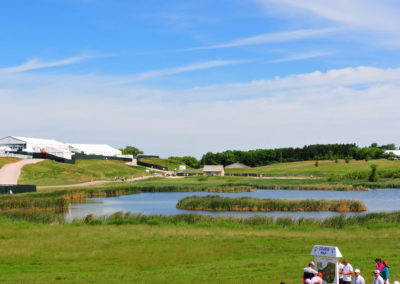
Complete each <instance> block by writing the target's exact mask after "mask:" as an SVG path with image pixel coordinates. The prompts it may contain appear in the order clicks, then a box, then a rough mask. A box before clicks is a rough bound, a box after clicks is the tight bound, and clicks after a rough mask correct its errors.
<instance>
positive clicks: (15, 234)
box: [0, 219, 400, 284]
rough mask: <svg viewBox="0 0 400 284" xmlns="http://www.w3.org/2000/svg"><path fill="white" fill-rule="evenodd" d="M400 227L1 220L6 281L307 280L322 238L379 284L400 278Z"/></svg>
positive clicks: (0, 270)
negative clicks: (384, 275)
mask: <svg viewBox="0 0 400 284" xmlns="http://www.w3.org/2000/svg"><path fill="white" fill-rule="evenodd" d="M399 238H400V228H399V227H393V228H369V229H367V228H350V229H345V230H333V229H319V228H307V227H304V228H297V229H284V228H269V229H267V228H266V229H263V228H257V227H250V226H242V227H241V226H239V227H236V228H235V227H224V226H223V225H222V226H218V227H209V226H196V225H176V226H175V225H162V226H157V225H121V226H115V225H98V226H88V225H81V226H74V225H53V226H47V225H36V224H27V223H10V222H8V221H1V219H0V251H1V254H0V282H5V283H8V282H10V283H54V282H56V283H127V282H135V283H279V282H280V281H285V282H286V283H288V284H295V283H300V281H301V278H300V277H301V275H302V270H303V268H304V267H305V266H306V265H307V263H308V261H310V260H311V259H312V257H311V256H310V251H311V249H312V247H313V246H314V245H315V244H323V245H332V246H338V247H339V249H340V250H341V252H342V254H343V256H344V257H347V258H348V259H349V260H350V263H351V264H352V265H353V267H354V269H355V268H359V269H361V272H362V275H363V276H364V277H365V280H366V283H372V280H373V275H372V273H371V271H372V270H373V269H374V267H375V264H374V259H375V257H381V258H384V259H388V260H389V264H390V265H391V267H392V268H391V271H390V274H391V275H390V278H391V280H392V281H393V280H398V279H400V270H399V269H398V267H399V266H400V259H399V258H398V251H399V249H400V244H399V242H398V239H399Z"/></svg>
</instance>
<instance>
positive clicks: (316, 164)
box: [314, 160, 319, 168]
mask: <svg viewBox="0 0 400 284" xmlns="http://www.w3.org/2000/svg"><path fill="white" fill-rule="evenodd" d="M314 165H315V167H316V168H318V166H319V161H318V160H315V164H314Z"/></svg>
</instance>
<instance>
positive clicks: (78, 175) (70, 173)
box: [18, 160, 146, 186]
mask: <svg viewBox="0 0 400 284" xmlns="http://www.w3.org/2000/svg"><path fill="white" fill-rule="evenodd" d="M143 175H146V171H145V169H144V168H143V167H131V166H128V165H126V164H125V162H123V161H113V160H76V164H74V165H71V164H64V163H57V162H52V161H50V160H45V161H42V162H40V163H37V164H32V165H27V166H25V167H23V169H22V172H21V176H20V178H19V181H18V183H20V184H36V185H38V186H40V185H67V184H77V183H83V182H88V181H91V180H92V179H93V180H112V179H113V178H114V177H115V176H119V177H126V178H130V177H132V176H133V177H137V176H143Z"/></svg>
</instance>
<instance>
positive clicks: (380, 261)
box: [375, 257, 385, 271]
mask: <svg viewBox="0 0 400 284" xmlns="http://www.w3.org/2000/svg"><path fill="white" fill-rule="evenodd" d="M375 262H376V266H375V269H377V270H379V271H382V269H383V268H384V267H385V266H384V265H383V263H382V259H380V258H379V257H377V258H375Z"/></svg>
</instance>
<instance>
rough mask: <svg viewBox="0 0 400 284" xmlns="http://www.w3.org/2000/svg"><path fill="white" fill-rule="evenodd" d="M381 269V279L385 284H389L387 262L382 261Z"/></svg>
mask: <svg viewBox="0 0 400 284" xmlns="http://www.w3.org/2000/svg"><path fill="white" fill-rule="evenodd" d="M382 264H383V269H382V270H381V277H382V279H383V281H384V283H385V284H389V268H390V266H389V264H388V261H387V260H386V259H385V260H383V261H382Z"/></svg>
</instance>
